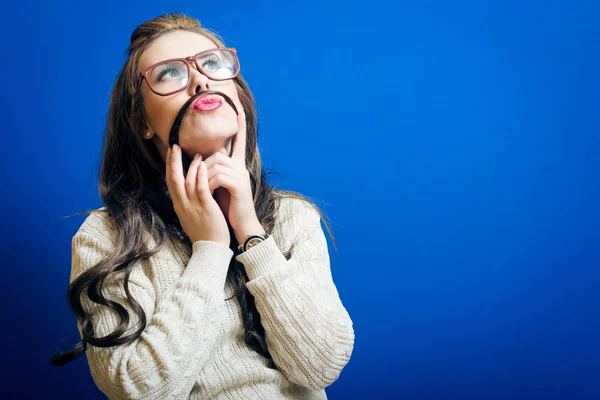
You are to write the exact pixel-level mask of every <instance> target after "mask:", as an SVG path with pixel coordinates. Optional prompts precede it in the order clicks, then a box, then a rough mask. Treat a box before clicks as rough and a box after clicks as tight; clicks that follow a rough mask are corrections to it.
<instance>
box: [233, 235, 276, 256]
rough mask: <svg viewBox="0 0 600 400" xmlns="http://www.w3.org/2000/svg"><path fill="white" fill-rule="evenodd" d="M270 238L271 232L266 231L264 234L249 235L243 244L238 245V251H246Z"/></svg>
mask: <svg viewBox="0 0 600 400" xmlns="http://www.w3.org/2000/svg"><path fill="white" fill-rule="evenodd" d="M268 238H269V234H268V233H265V234H264V235H248V236H247V237H246V240H245V241H244V243H243V244H240V245H239V246H238V253H240V254H241V253H243V252H244V251H246V250H248V249H249V248H251V247H253V246H256V245H257V244H259V243H260V242H262V241H263V240H267V239H268Z"/></svg>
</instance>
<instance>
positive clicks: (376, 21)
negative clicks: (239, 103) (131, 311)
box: [0, 0, 600, 399]
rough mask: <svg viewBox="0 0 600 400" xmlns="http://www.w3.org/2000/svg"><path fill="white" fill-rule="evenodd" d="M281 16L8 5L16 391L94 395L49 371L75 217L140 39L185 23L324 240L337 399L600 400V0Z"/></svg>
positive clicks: (265, 7)
mask: <svg viewBox="0 0 600 400" xmlns="http://www.w3.org/2000/svg"><path fill="white" fill-rule="evenodd" d="M282 3H283V2H277V1H253V2H247V1H244V2H241V1H240V2H236V1H234V2H199V1H196V2H192V1H188V2H182V1H180V2H158V1H144V2H124V1H119V2H107V1H103V2H93V3H89V4H85V5H84V4H80V3H76V2H73V3H46V2H39V3H37V4H31V3H30V2H17V3H16V4H15V3H11V4H10V5H9V6H8V7H9V8H6V7H7V6H5V7H4V10H3V13H2V14H1V15H0V21H1V24H0V26H1V28H0V29H2V32H1V33H2V38H3V45H2V47H3V57H2V59H3V62H2V77H3V79H2V86H1V87H2V89H3V91H2V102H3V106H2V115H3V118H2V123H3V131H4V132H3V135H2V138H3V140H2V154H3V156H2V157H1V160H2V163H3V165H2V182H1V184H2V187H3V193H4V195H3V196H2V197H3V204H4V206H2V207H1V213H2V218H1V220H2V221H3V222H4V224H5V234H4V235H3V240H2V260H3V271H5V274H4V276H3V277H2V279H1V281H2V290H1V291H0V293H1V294H0V295H1V296H2V304H3V305H4V307H3V309H4V322H3V329H2V335H3V340H2V341H1V342H2V346H3V349H2V350H3V351H2V353H3V355H4V356H5V358H4V360H3V364H4V368H5V369H6V368H7V370H6V372H4V373H3V374H2V380H3V382H4V383H3V384H2V387H1V388H0V390H2V392H4V393H0V394H4V395H5V396H2V397H3V398H37V397H42V396H44V397H56V398H62V399H81V398H86V399H93V398H102V397H103V396H102V394H101V392H99V391H98V390H97V389H96V387H95V386H94V383H93V381H92V379H91V376H90V374H89V370H88V366H87V362H86V360H85V358H84V357H81V358H80V359H78V360H77V361H76V362H73V363H71V364H68V365H67V366H65V367H52V366H51V365H50V362H49V359H50V357H51V355H52V353H53V352H54V351H56V350H57V349H59V348H63V347H65V346H68V345H70V344H73V343H75V342H76V341H77V340H78V333H77V329H76V324H75V318H74V317H73V316H72V314H71V313H70V311H69V309H68V307H67V304H66V301H65V291H66V288H67V285H68V280H69V272H70V262H71V238H72V236H73V235H74V233H75V231H76V230H77V228H78V227H79V225H80V224H81V222H82V221H83V219H84V218H85V217H84V216H80V217H73V218H63V217H64V216H65V215H68V214H71V213H75V212H78V211H82V210H85V209H90V208H98V207H100V206H101V205H102V204H101V202H100V199H99V196H98V191H97V171H98V167H99V163H100V154H101V149H102V142H103V134H104V132H103V128H104V124H105V119H106V111H107V106H108V100H109V95H110V90H111V88H112V85H113V82H114V79H115V77H116V75H117V72H118V70H119V68H120V66H121V65H122V63H123V61H124V57H123V52H124V50H125V48H126V47H127V45H128V42H129V36H130V34H131V32H132V30H133V29H134V28H135V26H137V25H138V24H140V23H142V22H143V21H145V20H147V19H151V18H153V17H155V16H157V15H159V14H161V13H163V12H175V11H180V12H184V13H186V14H188V15H191V16H194V17H197V18H199V19H200V20H201V21H202V22H203V23H204V24H205V25H206V26H207V27H209V28H211V29H214V30H216V31H217V32H219V33H220V34H221V35H222V36H223V38H224V39H225V41H226V44H227V45H228V46H231V47H236V48H237V49H238V54H239V57H240V60H241V64H242V73H243V75H244V76H245V78H246V79H247V80H248V82H249V84H250V86H251V89H252V90H253V91H254V93H255V95H256V97H257V101H258V106H259V111H260V124H261V125H260V127H261V130H260V132H259V133H260V134H259V145H260V149H261V151H262V156H263V162H264V164H265V167H266V168H268V169H272V170H275V171H277V172H278V173H279V176H274V177H272V178H271V181H272V183H274V182H278V183H279V186H280V187H281V188H285V189H291V190H296V191H299V192H302V193H304V194H306V195H309V196H311V197H314V198H315V199H316V200H317V202H318V204H319V205H320V206H321V207H322V208H323V210H324V211H325V212H326V214H327V216H328V217H329V218H330V221H331V223H332V228H333V233H334V235H335V237H336V240H337V243H338V246H339V252H337V253H336V252H335V251H334V250H333V248H332V246H331V241H330V253H331V263H332V273H333V277H334V281H335V282H336V285H337V287H338V290H339V293H340V296H341V298H342V301H343V303H344V304H345V306H346V308H347V309H348V311H349V313H350V315H351V317H352V319H353V321H354V328H355V333H356V344H355V348H354V352H353V354H352V357H351V359H350V362H349V364H348V365H347V366H346V368H345V369H344V370H343V372H342V375H341V376H340V378H339V379H338V381H337V382H335V383H334V384H333V385H332V386H331V387H329V388H328V389H327V393H328V394H329V396H330V398H332V399H349V398H352V399H354V398H356V399H359V398H381V399H388V398H389V399H395V398H399V399H400V398H407V399H516V398H524V399H538V398H539V399H541V398H544V399H548V398H561V399H586V398H600V379H598V378H599V376H600V367H599V365H600V364H599V359H600V345H599V344H598V338H599V337H600V327H599V325H598V317H599V315H598V314H599V313H598V309H599V306H600V297H599V294H598V288H599V287H600V272H599V270H598V267H599V266H600V262H599V261H598V259H599V256H600V250H599V248H600V246H599V239H600V212H599V211H598V210H599V207H598V206H599V205H600V202H599V200H600V193H599V185H598V175H599V172H600V168H599V167H600V162H599V157H598V151H599V150H600V139H599V133H600V132H599V127H600V123H599V119H598V110H599V106H600V79H599V77H598V74H599V71H600V40H599V39H600V24H599V23H598V21H599V18H600V12H599V11H600V6H599V5H598V3H597V2H591V1H590V2H587V3H585V2H573V1H538V2H531V1H529V2H523V1H501V2H500V1H499V2H494V3H492V2H480V1H471V2H466V1H454V2H442V1H422V2H404V1H402V2H398V1H395V2H392V1H389V2H384V1H380V0H371V1H369V2H358V1H337V2H334V1H312V2H307V1H302V2H298V3H297V4H290V3H289V2H286V4H285V5H282ZM594 3H596V4H594ZM16 390H21V391H22V392H21V394H20V395H14V394H13V395H11V397H7V396H8V394H9V393H13V392H14V391H16ZM367 392H369V393H370V394H369V395H367Z"/></svg>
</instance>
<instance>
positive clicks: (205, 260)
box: [70, 198, 354, 400]
mask: <svg viewBox="0 0 600 400" xmlns="http://www.w3.org/2000/svg"><path fill="white" fill-rule="evenodd" d="M105 209H106V208H105V207H102V208H101V209H98V210H96V211H94V212H93V213H92V214H90V215H89V216H88V217H87V218H86V219H85V221H84V222H83V224H82V225H81V227H80V228H79V230H78V231H77V233H76V234H75V235H74V237H73V242H72V252H73V257H72V269H71V278H70V280H71V281H73V280H74V279H75V278H76V277H77V276H79V274H81V273H82V272H83V271H85V270H86V269H87V268H90V267H92V266H93V265H95V264H96V263H98V262H99V261H100V260H101V259H102V258H103V257H104V256H105V255H106V254H107V253H108V252H109V251H110V250H111V248H112V243H113V241H112V240H113V227H112V225H111V223H110V221H109V219H108V218H106V217H105V213H103V212H101V211H100V210H105ZM277 212H278V215H277V219H276V224H275V226H274V228H273V231H272V232H271V236H270V237H269V238H268V239H267V240H265V241H263V242H261V243H259V244H258V245H256V246H254V247H252V248H250V249H249V250H247V251H246V252H244V253H242V254H239V255H237V256H235V257H236V259H237V260H238V261H240V262H241V263H242V264H243V265H244V267H245V269H246V272H247V274H248V278H249V281H248V283H247V288H248V290H249V291H250V293H251V294H252V295H253V296H254V300H255V302H256V307H257V309H258V311H259V313H260V316H261V323H262V325H263V326H264V328H265V338H266V341H267V344H268V348H269V352H270V354H271V355H272V357H273V361H274V363H275V365H273V364H272V363H271V362H270V360H267V359H266V358H264V357H263V356H261V355H260V354H258V353H256V352H255V351H253V350H251V349H250V348H249V347H248V345H247V344H246V343H245V342H244V338H243V336H244V328H243V326H242V314H241V309H240V306H239V304H238V302H237V300H236V299H235V297H234V298H233V299H231V300H228V301H225V299H226V298H229V297H231V296H232V295H233V293H234V291H233V287H232V286H231V285H230V284H229V283H226V275H227V269H228V266H229V262H230V260H231V258H232V257H234V253H233V251H232V250H231V249H230V248H228V247H226V246H224V245H222V244H220V243H217V242H212V241H197V242H194V243H193V245H192V252H191V254H190V253H189V252H188V250H187V249H186V247H185V245H184V244H183V242H181V241H178V242H173V241H170V240H167V241H166V242H165V246H164V247H163V248H162V249H161V250H160V251H159V252H158V253H157V254H156V255H154V256H153V257H151V258H150V259H148V260H142V261H139V262H138V263H136V264H135V265H134V266H133V272H132V273H131V276H130V282H129V287H130V292H131V294H132V296H133V297H134V298H135V299H136V300H137V301H138V302H139V303H140V305H141V306H142V308H143V309H144V311H145V314H146V317H147V325H146V329H145V330H144V331H143V332H142V334H141V335H140V336H139V337H138V338H137V339H136V340H135V341H133V342H130V343H127V344H124V345H118V346H113V347H110V348H100V347H95V346H91V345H88V350H87V351H86V356H87V360H88V364H89V367H90V372H91V375H92V377H93V379H94V382H95V383H96V385H97V386H98V388H99V389H100V390H101V391H102V392H103V393H104V394H105V395H106V396H108V398H110V399H161V400H162V399H188V398H189V399H260V400H269V399H326V398H327V395H326V393H325V388H326V387H327V386H329V385H331V384H332V383H333V382H334V381H335V380H336V379H337V378H338V377H339V375H340V373H341V371H342V369H343V368H344V366H345V365H346V364H347V363H348V361H349V359H350V355H351V353H352V350H353V347H354V329H353V323H352V320H351V319H350V316H349V315H348V312H347V311H346V309H345V308H344V306H343V304H342V302H341V300H340V297H339V294H338V291H337V289H336V287H335V285H334V283H333V279H332V274H331V270H330V262H329V253H328V248H327V241H326V238H325V233H324V231H323V229H322V227H321V222H320V216H319V214H318V213H317V212H316V211H315V210H314V209H313V208H312V207H311V206H310V205H308V204H307V203H306V202H305V201H303V200H300V199H295V198H281V199H280V201H279V206H278V210H277ZM148 241H149V245H150V248H152V247H153V246H154V245H155V243H154V242H153V240H152V238H151V237H150V236H149V235H148ZM292 243H297V244H296V246H295V248H294V249H293V252H292V257H291V258H290V259H289V260H286V259H285V257H284V256H283V254H282V252H284V251H285V250H287V249H289V247H290V245H291V244H292ZM113 275H114V276H111V278H109V279H107V280H106V281H105V283H104V290H103V293H104V295H105V297H107V298H109V299H111V300H115V301H117V302H119V303H120V304H121V305H123V306H124V307H125V308H126V309H127V310H128V312H129V315H130V322H129V328H128V330H127V332H126V334H130V333H133V332H134V331H135V330H136V329H137V328H138V327H139V322H140V321H139V319H138V318H137V316H136V314H135V313H134V312H133V311H132V309H131V308H130V306H129V304H128V303H127V302H126V301H125V299H126V294H125V290H124V288H123V280H124V272H123V271H121V272H118V273H115V274H113ZM82 303H83V307H84V308H85V310H86V311H88V312H91V315H92V320H93V323H94V329H95V336H96V337H103V336H106V335H108V334H110V333H111V332H113V331H114V330H115V328H116V327H117V326H118V325H119V322H120V321H119V317H118V315H117V314H116V313H115V312H113V311H112V310H111V309H109V308H108V307H104V306H100V305H98V304H96V303H93V302H91V301H90V300H89V299H88V297H87V293H86V291H84V293H83V296H82ZM77 326H78V329H79V332H80V334H81V325H80V324H79V323H78V324H77Z"/></svg>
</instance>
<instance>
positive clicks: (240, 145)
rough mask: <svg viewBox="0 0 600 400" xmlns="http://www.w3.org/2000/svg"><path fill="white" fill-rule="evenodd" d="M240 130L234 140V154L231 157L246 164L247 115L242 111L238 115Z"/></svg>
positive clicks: (239, 162) (241, 163)
mask: <svg viewBox="0 0 600 400" xmlns="http://www.w3.org/2000/svg"><path fill="white" fill-rule="evenodd" d="M237 122H238V132H237V134H236V135H235V140H234V142H233V154H232V156H231V158H232V159H233V160H235V161H236V162H237V163H238V164H240V165H243V166H244V167H245V166H246V116H245V114H244V112H243V111H241V112H240V113H239V114H238V116H237Z"/></svg>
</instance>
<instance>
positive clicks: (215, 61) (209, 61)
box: [202, 54, 222, 69]
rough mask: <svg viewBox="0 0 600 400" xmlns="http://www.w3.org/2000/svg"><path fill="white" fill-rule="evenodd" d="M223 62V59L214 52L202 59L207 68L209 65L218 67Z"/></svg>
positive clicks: (212, 67)
mask: <svg viewBox="0 0 600 400" xmlns="http://www.w3.org/2000/svg"><path fill="white" fill-rule="evenodd" d="M221 64H222V62H221V59H220V58H219V57H217V56H215V55H214V54H211V55H210V56H208V57H206V58H205V59H203V60H202V68H206V67H207V66H208V68H209V69H217V68H219V67H220V66H221Z"/></svg>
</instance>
